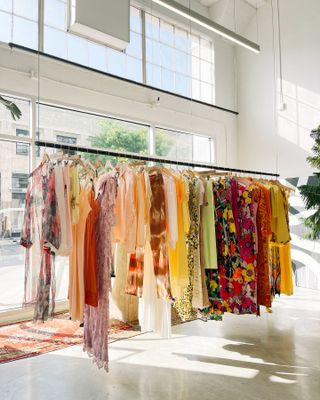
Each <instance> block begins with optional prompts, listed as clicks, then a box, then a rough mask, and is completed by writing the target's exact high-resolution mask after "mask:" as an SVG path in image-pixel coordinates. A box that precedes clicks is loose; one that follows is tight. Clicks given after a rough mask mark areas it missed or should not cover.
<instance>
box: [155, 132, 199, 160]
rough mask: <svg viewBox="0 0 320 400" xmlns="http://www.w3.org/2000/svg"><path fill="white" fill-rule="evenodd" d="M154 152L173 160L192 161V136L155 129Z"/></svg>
mask: <svg viewBox="0 0 320 400" xmlns="http://www.w3.org/2000/svg"><path fill="white" fill-rule="evenodd" d="M155 151H156V155H158V156H166V157H168V158H172V159H174V160H175V159H176V160H192V135H189V134H184V133H177V132H174V131H170V130H167V129H160V128H156V129H155Z"/></svg>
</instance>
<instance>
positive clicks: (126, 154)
mask: <svg viewBox="0 0 320 400" xmlns="http://www.w3.org/2000/svg"><path fill="white" fill-rule="evenodd" d="M35 145H36V146H39V147H48V148H52V149H60V150H67V151H79V152H83V153H88V154H99V155H103V156H112V157H120V158H129V159H133V160H139V161H153V162H156V163H162V164H174V165H181V166H184V167H192V168H206V169H216V170H218V171H226V172H240V173H245V174H254V175H266V176H275V177H278V176H280V175H279V174H277V173H272V172H263V171H253V170H249V169H239V168H229V167H220V166H217V165H214V164H211V163H202V162H190V161H183V160H173V159H171V158H166V157H158V156H148V155H145V154H136V153H130V152H124V151H117V150H111V149H99V148H96V147H90V148H87V147H84V146H79V145H73V144H64V143H57V142H51V141H43V140H36V141H35Z"/></svg>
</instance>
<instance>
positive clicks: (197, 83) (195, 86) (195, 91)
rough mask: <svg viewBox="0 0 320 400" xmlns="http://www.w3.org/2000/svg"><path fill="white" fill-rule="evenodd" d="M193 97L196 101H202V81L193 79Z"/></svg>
mask: <svg viewBox="0 0 320 400" xmlns="http://www.w3.org/2000/svg"><path fill="white" fill-rule="evenodd" d="M191 97H192V98H193V99H196V100H201V96H200V81H198V80H197V79H192V95H191Z"/></svg>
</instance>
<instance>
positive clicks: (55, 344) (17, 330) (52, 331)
mask: <svg viewBox="0 0 320 400" xmlns="http://www.w3.org/2000/svg"><path fill="white" fill-rule="evenodd" d="M139 329H140V328H139V326H138V325H136V324H135V323H133V324H129V323H124V322H121V321H118V320H111V328H110V332H109V342H110V343H111V342H114V341H116V340H120V339H127V338H130V337H133V336H136V335H139V334H140V333H141V332H140V330H139ZM82 342H83V328H81V327H79V324H78V323H76V322H73V321H70V320H69V316H68V314H61V315H58V316H57V317H56V318H55V319H54V320H50V321H47V322H45V323H44V324H43V323H38V324H34V323H33V322H32V321H28V322H20V323H16V324H12V325H8V326H3V327H1V328H0V364H2V363H6V362H9V361H14V360H20V359H22V358H28V357H33V356H37V355H40V354H44V353H48V352H50V351H54V350H59V349H63V348H65V347H68V346H73V345H75V344H81V343H82Z"/></svg>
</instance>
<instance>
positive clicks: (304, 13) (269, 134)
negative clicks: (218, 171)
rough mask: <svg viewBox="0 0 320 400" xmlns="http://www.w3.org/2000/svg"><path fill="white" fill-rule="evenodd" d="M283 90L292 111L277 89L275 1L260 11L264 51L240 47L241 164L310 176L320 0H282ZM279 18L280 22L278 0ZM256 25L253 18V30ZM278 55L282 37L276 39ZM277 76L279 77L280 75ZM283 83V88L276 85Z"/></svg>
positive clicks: (319, 117)
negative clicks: (282, 106)
mask: <svg viewBox="0 0 320 400" xmlns="http://www.w3.org/2000/svg"><path fill="white" fill-rule="evenodd" d="M279 3H280V18H281V19H280V28H281V45H282V46H281V47H282V65H283V90H284V94H285V98H284V100H285V103H286V104H287V110H285V111H279V109H278V105H277V103H278V97H279V96H277V95H275V92H276V90H275V89H277V90H278V88H279V85H277V83H278V76H279V68H278V65H276V71H275V74H274V57H273V35H272V32H273V30H272V10H271V0H270V1H269V2H268V3H267V5H265V6H263V7H261V8H259V10H258V27H259V40H258V42H259V44H260V45H261V53H260V54H259V55H256V54H253V53H251V52H249V51H246V50H242V49H241V48H239V47H238V48H237V58H238V60H237V63H238V82H239V86H238V105H239V107H238V111H239V113H240V115H239V117H238V141H239V148H238V150H239V151H238V154H239V164H240V165H241V166H242V167H243V168H254V169H263V170H271V171H279V173H280V174H281V175H282V176H286V177H290V176H303V175H309V174H311V173H312V172H313V170H312V169H311V168H310V167H309V166H308V164H307V162H306V160H305V159H306V157H307V155H308V154H310V149H311V145H312V141H311V139H310V138H309V132H310V130H311V129H312V128H315V127H316V126H318V125H319V124H320V75H319V65H320V51H319V44H320V25H319V16H320V1H319V0H306V1H301V0H279ZM273 5H274V13H275V16H274V20H275V23H276V21H277V14H276V11H277V10H276V1H275V0H273ZM254 30H256V22H255V20H252V21H251V23H250V24H249V26H248V32H247V33H248V34H250V32H251V33H252V32H254ZM275 50H276V54H277V55H276V57H277V58H276V60H278V47H277V37H276V38H275ZM274 76H276V79H275V77H274ZM277 86H278V87H277Z"/></svg>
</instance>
